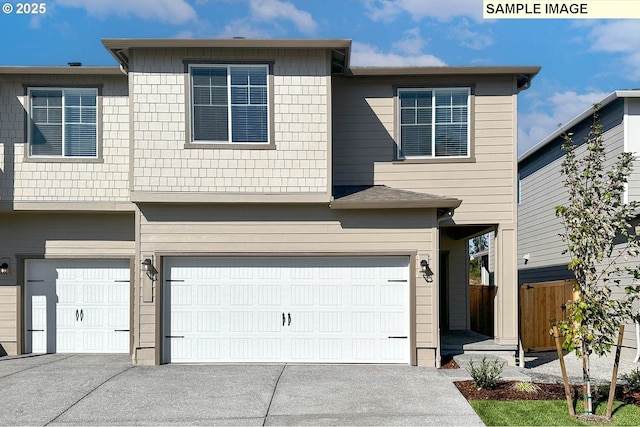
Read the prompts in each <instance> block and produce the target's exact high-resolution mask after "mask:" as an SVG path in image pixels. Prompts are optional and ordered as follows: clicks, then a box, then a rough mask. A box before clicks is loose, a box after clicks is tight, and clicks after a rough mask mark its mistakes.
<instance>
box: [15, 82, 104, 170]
mask: <svg viewBox="0 0 640 427" xmlns="http://www.w3.org/2000/svg"><path fill="white" fill-rule="evenodd" d="M38 90H59V91H61V92H62V154H61V155H59V156H56V155H34V154H31V138H32V136H31V127H32V121H33V105H32V102H31V92H33V91H38ZM67 90H86V91H90V90H91V91H93V92H95V96H96V138H95V148H96V155H95V156H66V155H65V153H64V151H65V143H64V133H65V127H64V125H65V115H66V111H65V91H67ZM27 102H28V105H29V121H28V123H27V157H28V158H31V159H72V160H73V159H78V160H81V159H97V158H99V155H100V153H99V151H100V150H99V148H100V147H99V140H100V138H99V135H100V126H99V124H100V117H99V114H100V108H99V102H100V94H99V91H98V88H96V87H73V86H66V87H51V86H29V87H28V88H27Z"/></svg>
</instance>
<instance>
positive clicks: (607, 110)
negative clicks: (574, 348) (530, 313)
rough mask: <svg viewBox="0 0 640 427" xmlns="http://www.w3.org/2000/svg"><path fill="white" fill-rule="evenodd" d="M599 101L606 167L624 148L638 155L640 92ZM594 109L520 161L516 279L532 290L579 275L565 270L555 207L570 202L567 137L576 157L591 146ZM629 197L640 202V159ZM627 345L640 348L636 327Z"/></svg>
mask: <svg viewBox="0 0 640 427" xmlns="http://www.w3.org/2000/svg"><path fill="white" fill-rule="evenodd" d="M598 104H599V107H598V122H599V124H600V125H602V129H603V138H604V144H605V149H606V156H607V164H606V165H605V166H610V165H612V164H613V162H615V161H616V158H617V156H618V155H619V154H621V153H623V152H632V153H640V90H621V91H616V92H613V93H611V94H609V95H608V96H607V97H605V98H604V99H603V100H601V101H600V102H599V103H598ZM593 113H594V110H593V108H588V109H587V110H585V111H584V112H583V113H581V114H579V115H578V116H576V117H574V118H573V119H571V120H570V121H569V122H567V123H566V124H564V125H563V126H561V127H559V128H558V129H557V130H556V131H555V132H553V133H552V134H551V135H549V136H548V137H546V138H545V139H543V140H542V141H540V142H539V143H538V144H536V145H535V146H534V147H532V148H531V149H529V150H528V151H527V152H525V153H524V154H523V155H522V156H520V158H519V160H518V174H519V187H520V196H519V204H518V274H519V278H518V280H519V283H521V284H524V286H525V287H526V286H528V287H529V289H532V286H531V284H536V283H541V282H542V283H546V282H552V281H560V280H569V279H575V276H574V275H573V272H572V271H571V270H569V269H568V268H567V266H568V264H569V262H570V261H571V259H570V256H569V254H562V252H563V250H564V249H566V244H565V243H563V242H562V240H561V238H560V236H559V234H560V233H561V232H563V231H564V226H563V224H562V221H561V219H560V218H557V217H556V214H555V207H556V206H560V205H564V204H566V203H567V201H568V194H567V190H566V188H565V187H564V182H563V181H564V180H563V176H562V174H561V165H562V162H563V160H564V157H565V153H564V150H563V149H562V145H563V143H564V139H563V135H565V134H572V139H573V141H574V142H575V143H576V144H577V145H578V147H577V149H576V155H577V156H578V157H580V156H582V155H584V154H585V153H586V148H587V146H586V144H585V138H586V137H587V135H588V133H589V130H590V127H591V124H592V123H593ZM625 199H626V201H629V200H640V162H638V161H636V162H635V164H634V170H633V172H632V175H631V176H630V179H629V182H628V184H627V186H626V191H625ZM605 261H606V260H605ZM638 261H639V260H638V259H637V258H635V257H631V258H629V259H628V260H627V262H629V263H636V264H637V263H638ZM612 289H613V291H614V295H616V294H617V295H620V294H621V293H624V291H623V290H622V289H621V288H618V287H613V288H612ZM566 299H571V295H570V294H569V295H566V296H565V298H564V300H563V299H560V300H558V301H557V303H556V305H559V304H562V303H564V302H565V301H566ZM549 304H551V302H549ZM556 311H557V307H547V312H548V313H553V312H556ZM558 313H560V312H558ZM537 320H538V321H539V322H540V324H539V325H537V326H536V328H537V329H539V330H544V331H545V332H546V331H548V329H549V323H548V322H549V319H546V318H542V317H540V318H538V319H537ZM624 346H625V348H631V349H635V348H636V338H635V336H634V328H633V327H627V328H626V330H625V339H624Z"/></svg>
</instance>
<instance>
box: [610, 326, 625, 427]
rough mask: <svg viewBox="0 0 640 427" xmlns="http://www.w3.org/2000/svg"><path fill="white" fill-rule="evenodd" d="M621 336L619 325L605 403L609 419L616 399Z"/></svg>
mask: <svg viewBox="0 0 640 427" xmlns="http://www.w3.org/2000/svg"><path fill="white" fill-rule="evenodd" d="M623 335H624V325H620V332H618V345H617V346H616V358H615V360H614V362H613V373H612V374H611V386H610V387H609V401H608V402H607V418H609V419H611V417H612V416H613V399H615V397H616V380H617V379H618V366H619V365H620V350H622V338H623Z"/></svg>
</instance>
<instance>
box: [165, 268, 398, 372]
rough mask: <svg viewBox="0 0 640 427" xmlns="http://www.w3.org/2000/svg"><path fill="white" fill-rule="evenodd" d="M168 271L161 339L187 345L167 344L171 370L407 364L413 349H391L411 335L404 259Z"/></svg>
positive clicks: (166, 269)
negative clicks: (226, 365) (207, 365)
mask: <svg viewBox="0 0 640 427" xmlns="http://www.w3.org/2000/svg"><path fill="white" fill-rule="evenodd" d="M163 264H164V267H163V268H164V277H165V279H166V281H165V283H164V284H163V289H164V290H163V295H164V308H163V310H164V313H165V314H164V319H165V325H164V329H165V336H168V337H170V336H178V335H184V336H185V338H184V340H181V339H171V338H166V339H165V345H164V350H163V360H164V361H165V362H213V361H219V362H236V361H246V362H256V361H257V362H259V361H296V362H332V363H334V362H338V363H340V362H376V363H377V362H388V363H407V362H409V348H408V342H407V340H404V343H401V344H397V343H395V344H389V343H387V341H389V340H388V336H390V335H408V328H409V322H408V320H409V317H408V289H407V287H408V257H370V258H361V257H351V258H349V257H327V258H322V257H315V258H304V257H293V258H277V257H252V258H240V257H238V258H224V257H220V258H218V257H211V258H180V257H175V258H165V259H164V260H163ZM216 271H217V272H216ZM205 276H207V278H205V279H203V277H205ZM387 278H388V279H387ZM390 280H391V281H393V283H390V282H389V281H390ZM396 282H397V283H396ZM189 289H191V292H190V291H189ZM176 293H179V294H180V296H179V297H176ZM397 303H399V304H397ZM192 313H197V316H195V317H198V316H200V318H199V320H198V319H195V318H194V316H192ZM205 313H206V314H205ZM213 313H216V314H215V315H214V314H213ZM176 319H179V320H176ZM218 320H219V321H218ZM189 324H190V325H191V326H189ZM214 340H217V341H214ZM178 341H184V344H178ZM189 341H193V342H196V343H201V344H194V345H188V344H187V343H188V342H189ZM206 342H215V343H216V345H215V346H213V345H212V346H211V348H210V349H209V346H208V345H205V343H206ZM381 342H382V343H381ZM354 346H355V347H354ZM208 349H209V350H208Z"/></svg>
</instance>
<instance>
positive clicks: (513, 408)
mask: <svg viewBox="0 0 640 427" xmlns="http://www.w3.org/2000/svg"><path fill="white" fill-rule="evenodd" d="M469 403H470V404H471V406H472V407H473V409H474V410H475V411H476V413H477V414H478V415H479V416H480V418H482V421H483V422H484V423H485V424H486V425H488V426H586V425H611V426H640V408H639V407H637V406H635V405H632V404H628V403H623V402H619V401H616V402H615V404H614V406H613V420H612V422H611V423H609V424H589V423H585V422H581V421H578V420H576V419H574V418H572V417H571V416H570V415H569V412H568V411H567V402H566V401H564V400H514V401H498V400H471V401H470V402H469ZM594 407H595V413H596V414H597V415H604V414H605V413H606V412H607V402H606V401H605V402H594ZM582 411H583V406H582V401H579V402H577V405H576V411H575V412H576V414H581V413H582Z"/></svg>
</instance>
